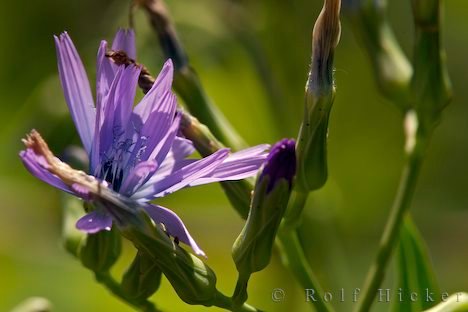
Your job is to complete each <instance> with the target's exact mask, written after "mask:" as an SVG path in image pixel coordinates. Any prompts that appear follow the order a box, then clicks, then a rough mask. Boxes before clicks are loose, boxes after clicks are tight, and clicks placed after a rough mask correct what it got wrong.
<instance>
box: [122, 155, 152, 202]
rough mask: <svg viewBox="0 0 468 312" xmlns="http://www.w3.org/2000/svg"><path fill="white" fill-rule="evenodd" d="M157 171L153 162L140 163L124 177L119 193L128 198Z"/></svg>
mask: <svg viewBox="0 0 468 312" xmlns="http://www.w3.org/2000/svg"><path fill="white" fill-rule="evenodd" d="M157 169H158V163H157V162H156V161H155V160H147V161H142V162H140V163H139V164H137V165H136V166H135V168H133V169H132V170H131V171H130V173H129V174H128V176H126V177H125V179H124V181H123V183H122V186H121V187H120V190H119V193H121V194H123V195H125V196H130V195H131V194H133V193H134V192H135V190H136V189H138V188H139V187H140V186H141V185H142V184H143V183H144V182H145V181H146V180H147V179H148V178H149V177H151V176H152V175H153V173H154V172H156V170H157Z"/></svg>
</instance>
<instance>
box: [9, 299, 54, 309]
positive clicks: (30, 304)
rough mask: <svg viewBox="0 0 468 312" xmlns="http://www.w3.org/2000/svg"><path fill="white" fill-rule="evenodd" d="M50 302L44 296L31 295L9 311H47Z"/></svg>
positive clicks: (50, 307) (49, 307)
mask: <svg viewBox="0 0 468 312" xmlns="http://www.w3.org/2000/svg"><path fill="white" fill-rule="evenodd" d="M49 311H52V304H51V303H50V302H49V301H48V300H47V299H45V298H41V297H31V298H28V299H26V300H25V301H23V302H22V303H20V304H19V305H18V306H16V307H15V308H13V310H11V311H10V312H49Z"/></svg>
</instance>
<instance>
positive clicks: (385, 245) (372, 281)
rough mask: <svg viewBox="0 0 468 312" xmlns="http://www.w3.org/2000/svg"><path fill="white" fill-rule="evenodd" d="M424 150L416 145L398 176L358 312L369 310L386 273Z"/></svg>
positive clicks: (409, 203) (410, 198) (412, 193)
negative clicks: (398, 179)
mask: <svg viewBox="0 0 468 312" xmlns="http://www.w3.org/2000/svg"><path fill="white" fill-rule="evenodd" d="M423 150H424V149H423V148H422V146H418V147H417V148H415V149H413V151H412V152H411V153H410V154H409V156H408V161H407V164H406V167H405V169H404V171H403V174H402V177H401V180H400V185H399V189H398V193H397V196H396V198H395V201H394V203H393V207H392V209H391V212H390V216H389V218H388V221H387V224H386V226H385V229H384V232H383V235H382V238H381V241H380V247H379V250H378V252H377V256H376V258H375V261H374V263H373V265H372V266H371V267H370V269H369V271H368V273H367V277H366V280H365V283H364V287H363V289H364V291H363V298H362V300H360V302H359V303H358V306H357V309H356V311H357V312H365V311H369V309H370V308H371V306H372V303H373V302H374V299H375V296H376V294H377V291H378V288H379V287H380V285H381V283H382V281H383V279H384V277H385V273H386V268H387V264H388V262H389V260H390V258H391V255H392V252H393V250H394V249H395V246H396V245H397V243H398V238H399V233H400V229H401V226H402V224H403V220H404V217H405V215H406V214H407V212H408V210H409V207H410V205H411V200H412V198H413V195H414V191H415V189H416V184H417V180H418V176H419V172H420V169H421V165H422V160H423V156H424V153H423Z"/></svg>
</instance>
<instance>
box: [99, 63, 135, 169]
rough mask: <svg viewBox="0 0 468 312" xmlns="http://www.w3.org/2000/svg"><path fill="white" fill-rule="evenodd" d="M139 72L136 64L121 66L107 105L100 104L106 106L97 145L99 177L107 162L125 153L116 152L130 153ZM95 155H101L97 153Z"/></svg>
mask: <svg viewBox="0 0 468 312" xmlns="http://www.w3.org/2000/svg"><path fill="white" fill-rule="evenodd" d="M139 74H140V68H138V67H136V66H127V67H125V66H120V67H119V69H118V70H117V73H116V75H115V79H114V81H113V82H112V85H111V87H110V90H109V94H108V96H106V98H105V99H104V101H103V103H102V104H103V107H102V108H101V107H99V110H101V109H102V114H101V113H100V117H99V119H100V120H101V119H102V121H100V122H102V126H101V129H100V133H99V147H96V150H98V151H99V157H98V159H99V161H98V162H97V163H98V164H99V165H96V167H95V168H93V169H94V171H93V173H94V175H96V176H98V175H99V171H100V170H101V166H102V165H103V164H104V163H105V162H106V161H112V160H113V159H114V158H115V157H120V156H121V155H116V154H117V153H121V154H128V153H127V152H128V150H129V148H130V145H131V144H132V142H131V140H132V139H131V137H132V136H133V133H134V132H133V126H132V124H131V122H130V120H131V117H132V107H133V100H134V97H135V92H136V87H137V82H138V76H139ZM96 152H97V151H96ZM93 153H94V152H93ZM93 156H94V158H96V157H97V156H95V155H94V154H93ZM95 161H96V160H95Z"/></svg>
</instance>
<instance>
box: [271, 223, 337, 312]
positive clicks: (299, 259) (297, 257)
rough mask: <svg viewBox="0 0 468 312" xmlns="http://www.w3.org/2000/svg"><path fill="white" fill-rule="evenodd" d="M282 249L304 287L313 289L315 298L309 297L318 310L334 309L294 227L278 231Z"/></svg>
mask: <svg viewBox="0 0 468 312" xmlns="http://www.w3.org/2000/svg"><path fill="white" fill-rule="evenodd" d="M278 239H279V241H280V243H281V251H282V256H283V257H284V260H285V261H286V263H287V266H288V268H289V269H290V270H291V271H292V272H293V274H294V276H295V277H296V279H297V281H298V282H299V283H300V284H301V286H302V287H303V288H304V289H313V290H314V294H313V298H314V299H315V300H314V299H312V298H310V297H309V298H307V299H308V302H310V303H311V304H312V305H313V306H314V307H315V309H316V310H317V312H330V311H333V308H332V307H331V305H330V304H329V303H327V302H325V301H324V300H323V290H322V288H321V287H320V284H319V282H318V280H317V278H316V277H315V274H314V272H313V271H312V269H311V268H310V266H309V263H308V262H307V258H306V255H305V253H304V249H303V248H302V245H301V243H300V241H299V237H298V233H297V230H296V229H293V228H283V227H282V228H281V229H280V231H279V233H278Z"/></svg>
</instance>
